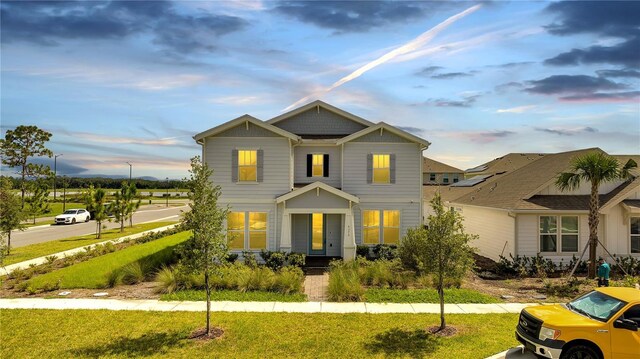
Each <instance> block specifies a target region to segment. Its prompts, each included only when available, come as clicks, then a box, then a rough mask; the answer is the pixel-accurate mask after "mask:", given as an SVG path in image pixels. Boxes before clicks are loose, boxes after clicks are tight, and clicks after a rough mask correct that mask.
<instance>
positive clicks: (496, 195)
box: [425, 148, 640, 264]
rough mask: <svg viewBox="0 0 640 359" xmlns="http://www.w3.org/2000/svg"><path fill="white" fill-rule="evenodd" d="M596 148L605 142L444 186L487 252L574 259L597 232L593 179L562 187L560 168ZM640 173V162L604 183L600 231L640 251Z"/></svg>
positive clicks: (616, 246) (605, 239)
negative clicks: (592, 227)
mask: <svg viewBox="0 0 640 359" xmlns="http://www.w3.org/2000/svg"><path fill="white" fill-rule="evenodd" d="M593 151H601V150H600V149H598V148H591V149H585V150H579V151H571V152H563V153H557V154H547V155H544V156H540V158H538V159H536V160H533V161H530V162H529V163H527V164H525V165H523V166H521V167H519V168H517V169H515V170H513V171H511V172H507V173H504V174H496V175H483V176H477V177H474V178H470V179H467V180H465V181H461V182H458V183H456V184H455V185H451V186H448V187H444V188H441V189H440V190H441V194H442V197H443V199H444V200H445V201H446V203H447V204H448V205H449V206H451V207H452V208H454V209H455V210H456V211H458V212H460V213H461V214H462V216H463V217H464V224H465V228H466V230H467V232H469V233H473V234H477V235H479V238H478V240H476V241H475V242H474V243H473V246H474V247H476V248H478V250H479V253H480V254H481V255H484V256H486V257H489V258H491V259H494V260H498V259H499V256H500V255H503V256H505V257H508V256H509V254H512V255H514V256H515V255H526V256H535V255H536V254H538V253H540V254H542V255H544V256H545V257H547V258H550V259H552V260H553V261H554V262H560V261H561V260H562V261H563V262H564V263H565V264H566V263H567V262H568V261H569V260H571V258H572V256H574V255H575V256H576V257H577V256H580V254H581V253H582V251H583V250H584V248H585V245H586V244H587V242H588V239H589V225H588V212H589V193H590V185H589V184H588V183H584V184H582V185H581V186H580V188H579V189H577V190H575V191H572V192H561V191H560V190H558V189H557V187H556V185H555V181H556V177H557V175H558V174H559V173H560V172H566V171H568V170H569V167H570V163H571V160H572V159H573V158H575V157H577V156H582V155H584V154H586V153H589V152H593ZM511 155H514V156H515V155H517V154H511ZM614 157H616V158H617V159H618V161H619V162H621V163H622V164H624V163H626V162H627V160H628V159H630V158H632V159H634V160H635V161H636V162H638V163H640V155H629V156H617V155H616V156H614ZM639 175H640V172H638V171H637V170H636V171H634V178H633V179H631V180H629V181H617V182H612V183H606V184H603V185H601V186H600V189H599V193H600V206H601V208H600V225H599V230H598V233H599V235H598V237H599V240H600V241H601V242H602V243H603V244H604V246H606V248H607V249H608V250H609V252H611V253H612V254H616V255H621V256H626V255H632V256H637V257H640V177H639ZM487 176H488V177H487ZM430 195H431V196H432V195H433V194H430ZM425 196H428V195H427V194H425ZM426 200H427V198H425V201H426ZM598 248H599V249H598V250H599V254H600V255H603V254H604V251H603V249H602V247H601V246H599V247H598Z"/></svg>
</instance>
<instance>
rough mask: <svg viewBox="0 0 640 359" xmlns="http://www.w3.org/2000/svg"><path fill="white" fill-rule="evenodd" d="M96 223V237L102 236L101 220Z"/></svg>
mask: <svg viewBox="0 0 640 359" xmlns="http://www.w3.org/2000/svg"><path fill="white" fill-rule="evenodd" d="M97 224H98V239H100V238H101V237H102V221H100V222H97Z"/></svg>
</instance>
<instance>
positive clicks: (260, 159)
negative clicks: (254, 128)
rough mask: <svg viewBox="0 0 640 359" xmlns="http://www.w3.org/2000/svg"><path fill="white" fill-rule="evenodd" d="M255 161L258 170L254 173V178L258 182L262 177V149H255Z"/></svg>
mask: <svg viewBox="0 0 640 359" xmlns="http://www.w3.org/2000/svg"><path fill="white" fill-rule="evenodd" d="M257 155H258V158H257V162H258V171H257V174H256V180H257V181H258V182H262V180H263V178H264V151H263V150H258V151H257Z"/></svg>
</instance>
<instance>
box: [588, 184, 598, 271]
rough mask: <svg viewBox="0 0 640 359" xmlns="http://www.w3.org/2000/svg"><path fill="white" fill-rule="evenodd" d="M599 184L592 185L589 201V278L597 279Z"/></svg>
mask: <svg viewBox="0 0 640 359" xmlns="http://www.w3.org/2000/svg"><path fill="white" fill-rule="evenodd" d="M598 187H599V186H598V183H595V182H592V183H591V199H590V201H589V278H592V279H593V278H595V277H596V248H597V247H598V223H599V222H600V217H599V215H598V212H599V210H600V202H599V198H598Z"/></svg>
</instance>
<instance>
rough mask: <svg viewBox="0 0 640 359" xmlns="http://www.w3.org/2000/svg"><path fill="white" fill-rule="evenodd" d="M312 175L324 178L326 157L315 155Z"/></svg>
mask: <svg viewBox="0 0 640 359" xmlns="http://www.w3.org/2000/svg"><path fill="white" fill-rule="evenodd" d="M311 173H312V176H313V177H322V176H324V155H313V162H312V172H311Z"/></svg>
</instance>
